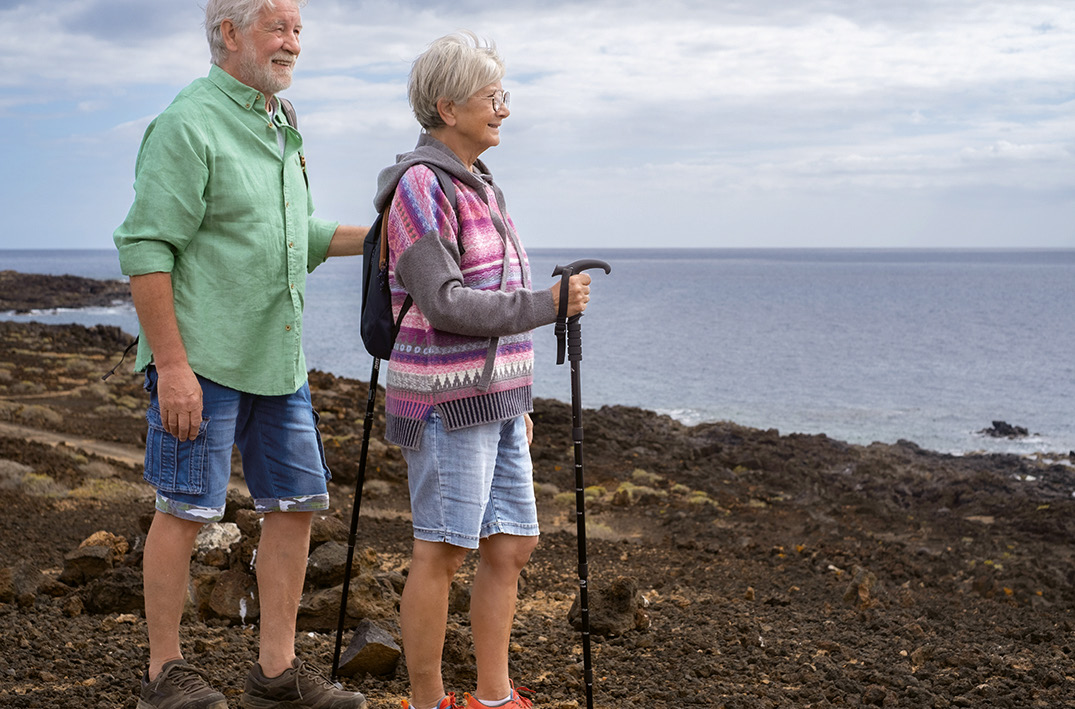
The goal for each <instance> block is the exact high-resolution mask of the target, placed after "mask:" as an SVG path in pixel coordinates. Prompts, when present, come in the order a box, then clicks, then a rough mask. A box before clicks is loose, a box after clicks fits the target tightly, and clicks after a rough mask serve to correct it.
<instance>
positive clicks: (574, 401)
mask: <svg viewBox="0 0 1075 709" xmlns="http://www.w3.org/2000/svg"><path fill="white" fill-rule="evenodd" d="M591 268H600V269H603V270H604V272H605V273H609V272H610V271H611V270H612V267H611V266H609V265H608V264H607V263H605V262H604V261H598V260H596V259H582V260H580V261H574V262H572V263H570V264H568V265H567V266H557V267H556V268H555V269H554V270H553V272H552V275H554V276H560V312H559V313H558V314H557V317H556V364H563V363H564V350H565V346H566V350H567V358H568V360H569V361H570V362H571V436H572V439H573V440H574V442H575V519H576V523H577V528H578V533H577V536H578V544H579V610H580V611H581V620H582V667H583V673H584V677H585V682H586V709H593V663H592V661H591V659H590V595H589V589H588V583H589V581H588V579H589V575H590V571H589V564H588V561H587V558H586V483H585V480H584V475H583V465H582V376H581V373H580V371H579V363H580V362H581V361H582V324H581V323H580V322H579V320H580V319H581V318H582V313H579V314H577V315H572V316H571V317H570V318H569V317H567V301H568V281H569V280H570V279H571V276H573V275H575V274H577V273H582V272H583V271H585V270H587V269H591Z"/></svg>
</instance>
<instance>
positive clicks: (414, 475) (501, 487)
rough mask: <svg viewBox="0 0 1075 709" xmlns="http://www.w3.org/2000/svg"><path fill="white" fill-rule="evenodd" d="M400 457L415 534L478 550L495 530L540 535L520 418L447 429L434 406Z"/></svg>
mask: <svg viewBox="0 0 1075 709" xmlns="http://www.w3.org/2000/svg"><path fill="white" fill-rule="evenodd" d="M403 456H404V458H406V460H407V481H408V483H409V485H410V491H411V517H412V520H413V525H414V538H415V539H418V540H421V541H427V542H447V543H448V544H453V545H455V546H459V547H464V548H466V549H477V548H478V542H479V540H481V539H484V538H485V537H488V536H492V535H494V534H514V535H518V536H526V537H534V536H537V534H538V520H537V503H536V502H535V499H534V467H533V464H532V462H531V460H530V447H529V445H527V443H526V422H525V420H524V417H522V416H517V417H515V418H512V419H508V420H507V421H496V422H494V423H487V424H482V425H479V426H470V427H468V428H461V429H457V430H455V431H447V430H445V428H444V422H443V420H442V419H441V417H440V415H438V414H437V412H436V411H434V412H433V413H432V414H431V415H430V419H429V420H428V421H427V422H426V425H425V431H424V433H423V435H422V440H421V443H420V445H419V447H418V449H417V450H408V449H403Z"/></svg>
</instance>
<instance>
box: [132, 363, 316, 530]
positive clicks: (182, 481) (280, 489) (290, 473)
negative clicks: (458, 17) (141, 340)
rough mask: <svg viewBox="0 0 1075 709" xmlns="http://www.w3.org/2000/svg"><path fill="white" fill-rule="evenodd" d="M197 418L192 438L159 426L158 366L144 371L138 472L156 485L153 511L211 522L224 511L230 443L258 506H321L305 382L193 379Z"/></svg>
mask: <svg viewBox="0 0 1075 709" xmlns="http://www.w3.org/2000/svg"><path fill="white" fill-rule="evenodd" d="M198 381H199V383H201V385H202V423H201V426H200V427H199V429H198V436H197V437H196V438H195V439H194V440H193V441H180V440H179V439H177V438H176V437H175V436H173V435H172V434H170V433H168V432H167V431H165V430H164V427H163V425H162V424H161V414H160V406H159V403H158V399H157V371H156V369H155V368H154V367H152V366H151V367H149V369H147V370H146V379H145V388H146V391H148V392H149V394H150V400H149V409H148V410H147V411H146V421H147V422H148V423H149V430H148V433H147V435H146V462H145V472H144V474H143V477H144V478H145V480H146V482H148V483H149V484H150V485H152V486H153V487H155V488H156V490H157V504H156V506H157V509H158V510H160V511H161V512H166V513H168V514H170V515H173V516H175V517H179V518H181V519H188V520H192V521H195V522H215V521H217V520H219V519H220V518H221V517H222V516H223V515H224V503H225V501H226V499H227V494H228V481H229V479H230V478H231V451H232V446H233V445H237V446H238V447H239V453H240V454H241V455H242V458H243V477H244V478H245V479H246V486H247V489H248V490H249V491H250V495H251V496H252V497H253V498H254V506H255V509H257V511H258V512H262V513H264V512H276V511H296V512H308V511H314V510H324V509H327V508H328V487H327V484H326V483H327V481H328V480H329V478H330V477H331V474H330V473H329V469H328V465H327V464H326V463H325V452H324V448H323V447H322V445H321V435H320V434H319V433H318V431H317V414H316V413H315V412H314V410H313V406H312V405H311V403H310V387H309V384H303V385H302V387H301V388H300V389H299V390H298V391H296V392H295V393H294V394H288V395H284V396H259V395H256V394H246V393H243V392H240V391H236V390H235V389H230V388H228V387H225V386H221V385H219V384H216V383H214V382H211V381H209V380H208V379H205V378H204V377H198Z"/></svg>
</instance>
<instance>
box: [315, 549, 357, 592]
mask: <svg viewBox="0 0 1075 709" xmlns="http://www.w3.org/2000/svg"><path fill="white" fill-rule="evenodd" d="M356 567H357V565H356V564H353V565H352V573H354V570H355V568H356ZM346 573H347V547H346V546H345V545H343V544H340V543H339V542H333V541H330V542H325V543H324V544H322V545H321V546H319V547H317V548H316V549H314V551H313V553H312V554H310V559H309V560H308V561H307V562H306V582H307V583H308V584H310V586H312V587H314V588H326V587H329V586H335V585H337V584H341V583H343V579H344V576H345V575H346Z"/></svg>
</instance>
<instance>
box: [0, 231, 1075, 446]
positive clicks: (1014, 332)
mask: <svg viewBox="0 0 1075 709" xmlns="http://www.w3.org/2000/svg"><path fill="white" fill-rule="evenodd" d="M579 258H599V259H603V260H605V261H607V262H608V263H609V264H610V265H611V266H612V272H611V274H609V275H607V276H606V275H605V274H603V273H602V272H600V271H595V272H592V275H593V278H594V284H593V293H592V295H593V299H592V301H591V303H590V307H589V309H588V310H587V312H586V315H585V316H584V317H583V318H582V335H583V361H582V364H581V376H582V399H583V405H584V406H585V407H588V408H590V407H598V406H602V405H606V404H609V405H612V404H625V405H630V406H639V407H643V408H646V409H651V410H654V411H657V412H660V413H665V414H668V415H670V416H673V417H675V418H677V419H679V420H682V421H684V422H685V423H690V424H694V423H699V422H703V421H718V420H728V421H734V422H736V423H740V424H743V425H746V426H752V427H757V428H776V429H778V430H779V431H780V432H781V433H792V432H801V433H825V434H827V435H829V436H830V437H832V438H836V439H840V440H844V441H848V442H851V443H858V444H869V443H871V442H873V441H881V442H885V443H894V442H896V441H897V440H900V439H906V440H910V441H914V442H915V443H917V444H918V445H920V446H922V447H924V448H929V449H931V450H936V451H940V452H945V453H954V454H962V453H968V452H975V451H988V452H1012V453H1019V454H1030V453H1057V454H1067V453H1068V451H1072V450H1075V307H1073V306H1072V303H1075V249H1071V250H1027V251H1024V250H869V249H854V250H847V249H689V250H682V249H678V250H656V249H654V250H627V249H613V250H608V249H604V250H603V249H596V250H588V251H585V252H584V251H579V250H561V249H555V250H553V249H535V250H532V251H531V252H530V260H531V268H532V271H533V273H534V276H535V279H534V280H535V283H537V284H542V283H548V284H550V285H551V284H552V283H553V279H552V278H551V276H550V275H549V274H551V273H552V270H553V267H554V266H555V265H557V264H567V263H569V262H571V261H573V260H576V259H579ZM0 269H13V270H17V271H23V272H28V273H52V274H63V273H71V274H74V275H80V276H87V277H92V278H118V277H121V276H120V272H119V266H118V263H117V260H116V256H115V253H114V252H113V251H110V250H101V251H63V250H39V251H28V250H22V251H10V250H7V251H0ZM360 283H361V260H360V259H357V258H353V259H334V260H332V261H329V262H328V263H326V264H324V265H323V266H321V267H319V268H318V269H317V270H316V271H315V272H314V273H313V274H311V275H310V277H309V281H308V286H307V303H306V324H305V332H304V343H305V348H306V355H307V363H308V365H309V366H310V367H311V368H317V369H321V370H325V371H329V372H332V373H334V374H338V375H342V376H347V377H353V378H358V379H362V380H368V379H369V374H370V366H371V363H372V362H371V359H370V358H369V356H368V355H367V354H366V353H365V350H363V349H362V343H361V339H360V337H359V333H358V317H359V308H358V306H359V292H360ZM2 317H3V318H4V319H8V320H31V319H32V320H37V321H40V322H49V323H67V322H76V323H81V324H85V325H92V324H97V323H103V324H109V325H118V326H119V327H121V328H123V329H124V330H126V331H128V332H132V333H134V332H136V331H137V319H136V317H135V314H134V310H133V308H131V307H129V306H117V307H112V308H93V309H86V310H78V311H62V312H54V311H50V312H40V313H34V314H31V315H29V316H16V315H13V314H11V313H7V314H4V315H2ZM535 349H536V355H537V371H536V374H535V385H534V387H535V395H536V396H539V397H547V398H554V399H560V400H563V401H568V400H570V396H571V387H570V372H569V369H568V366H567V365H564V366H560V367H558V366H556V363H555V362H556V343H555V337H554V334H553V328H552V327H551V326H550V327H546V328H542V329H541V330H539V331H537V333H536V334H535ZM117 354H118V353H117ZM994 420H1004V421H1007V422H1008V423H1010V424H1013V425H1018V426H1023V427H1025V428H1027V429H1029V430H1030V432H1031V435H1030V436H1028V437H1026V438H1023V439H1018V440H1007V439H993V438H989V437H986V436H984V435H982V434H981V433H980V431H981V430H982V429H985V428H988V427H989V426H991V424H992V422H993V421H994Z"/></svg>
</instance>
